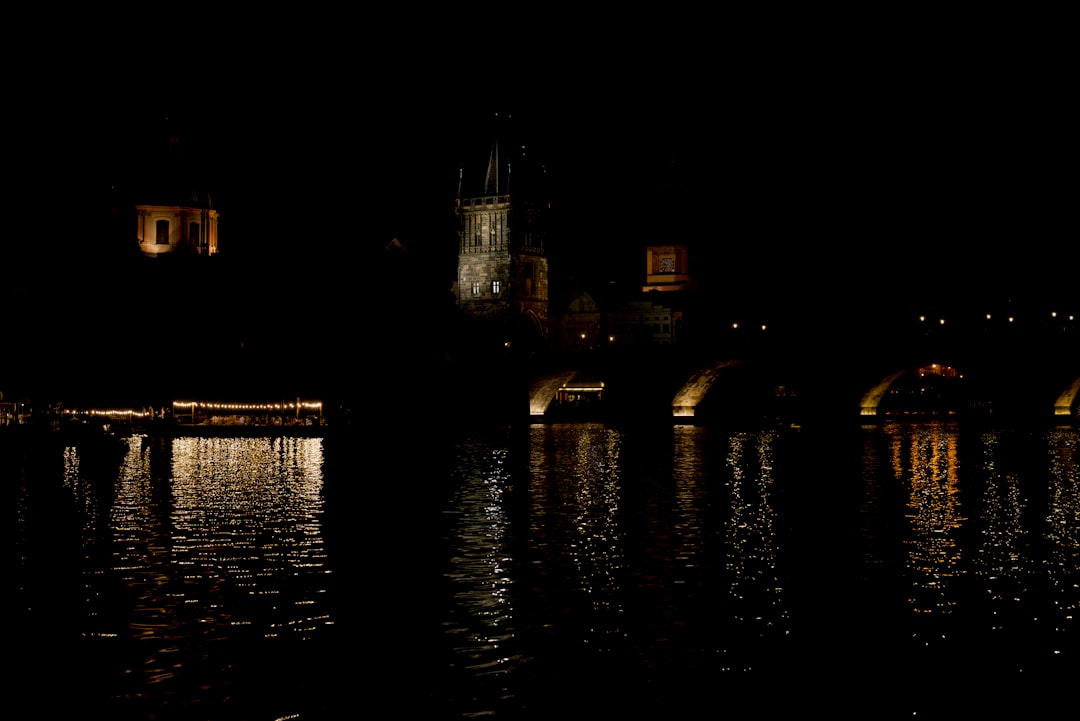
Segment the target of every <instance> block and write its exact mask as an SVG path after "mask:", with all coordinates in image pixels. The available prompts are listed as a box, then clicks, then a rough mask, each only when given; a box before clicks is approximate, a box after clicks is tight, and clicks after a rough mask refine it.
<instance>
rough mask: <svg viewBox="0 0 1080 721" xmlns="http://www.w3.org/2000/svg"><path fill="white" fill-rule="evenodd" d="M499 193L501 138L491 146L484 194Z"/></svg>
mask: <svg viewBox="0 0 1080 721" xmlns="http://www.w3.org/2000/svg"><path fill="white" fill-rule="evenodd" d="M498 194H499V139H498V138H496V139H495V143H494V144H493V145H492V146H491V157H490V158H488V169H487V178H486V179H485V180H484V195H498Z"/></svg>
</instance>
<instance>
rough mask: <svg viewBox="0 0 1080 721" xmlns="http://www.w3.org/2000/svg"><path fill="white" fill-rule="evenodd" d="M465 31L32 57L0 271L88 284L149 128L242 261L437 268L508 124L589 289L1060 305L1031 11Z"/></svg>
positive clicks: (377, 29)
mask: <svg viewBox="0 0 1080 721" xmlns="http://www.w3.org/2000/svg"><path fill="white" fill-rule="evenodd" d="M474 19H475V18H474ZM462 20H463V18H460V17H459V18H457V22H452V23H451V21H449V20H447V24H445V25H442V24H441V22H442V19H440V20H439V21H435V20H432V23H434V24H433V25H432V27H433V28H439V29H440V30H442V32H441V33H440V32H439V31H432V30H429V31H427V33H426V34H425V33H420V32H415V30H416V28H413V27H412V26H411V25H408V24H402V25H399V24H394V22H393V21H391V20H389V19H387V20H384V21H382V22H380V23H367V24H356V23H355V22H353V23H352V24H350V23H349V22H348V21H347V19H346V18H345V17H343V16H342V17H334V16H326V17H319V18H309V19H301V20H289V21H286V19H285V18H280V19H274V18H270V19H268V18H260V19H258V21H257V22H254V23H252V24H251V25H250V26H249V25H246V24H245V23H243V22H241V23H236V24H232V23H230V24H227V25H224V26H222V25H214V26H212V27H208V28H205V29H204V30H203V31H202V32H193V31H185V30H181V31H180V32H178V33H175V37H174V34H173V33H172V32H170V33H168V34H165V35H162V36H156V37H155V40H154V47H155V48H156V51H148V50H147V48H146V47H144V46H143V43H142V41H139V42H136V41H137V39H138V35H137V34H136V35H125V34H124V33H123V32H120V33H117V34H116V37H113V36H112V35H110V36H108V37H105V36H95V41H94V42H89V41H88V40H89V37H90V36H89V35H85V36H83V35H80V36H79V40H78V42H68V41H65V40H55V39H54V41H53V42H54V44H53V45H51V46H40V47H39V48H38V50H37V52H36V53H33V54H30V55H27V56H25V57H24V63H25V68H24V72H22V73H15V74H14V75H15V76H16V78H15V80H14V81H13V82H14V85H13V87H12V89H11V95H10V97H11V98H12V99H13V101H14V102H12V103H10V105H9V121H10V122H9V123H8V139H9V143H8V154H9V156H10V159H11V160H12V162H11V163H10V164H9V178H10V180H11V184H10V187H11V188H12V189H13V190H12V193H13V194H12V195H11V196H9V200H10V201H11V206H9V207H13V208H18V209H19V210H20V211H22V212H21V215H20V221H21V222H19V221H17V222H16V227H17V228H18V230H17V232H15V233H12V234H9V235H8V237H7V238H6V239H5V240H4V241H3V250H2V255H0V267H2V268H3V273H2V275H4V276H5V277H7V278H8V279H10V284H9V288H14V289H15V290H14V291H13V292H14V293H15V294H16V295H18V296H21V297H30V298H42V297H44V298H59V299H60V300H62V301H64V302H68V303H71V302H74V303H79V302H80V299H82V298H83V297H84V295H83V294H84V293H85V292H86V291H87V288H88V287H89V285H90V284H89V283H87V282H86V278H87V277H88V276H89V275H91V274H93V273H94V272H96V271H98V270H101V271H103V272H104V271H105V270H106V268H96V267H95V263H96V262H97V258H96V255H95V254H93V253H92V252H91V253H82V252H78V250H79V249H87V248H93V247H94V244H95V243H97V242H98V235H99V233H98V229H99V228H100V227H102V226H103V225H104V223H103V222H102V220H103V218H104V217H105V215H104V214H106V213H107V208H108V206H109V199H110V196H109V188H110V187H111V185H113V184H114V183H117V182H120V183H123V182H125V180H127V179H130V178H131V177H132V175H131V171H132V170H133V169H136V168H138V167H139V162H141V158H142V157H143V156H142V153H144V152H145V151H146V149H147V147H148V146H149V145H152V144H153V143H154V142H156V140H155V137H156V136H155V134H156V133H157V132H158V131H159V129H160V127H161V123H162V121H163V119H164V118H165V117H168V118H170V122H173V123H176V124H178V126H179V127H180V128H181V133H182V137H183V139H184V140H183V142H184V143H185V146H186V147H189V148H192V149H193V150H196V151H198V152H200V153H203V154H204V155H205V157H206V159H207V162H206V166H205V167H206V168H207V170H208V171H209V175H208V181H209V185H210V186H211V187H212V189H213V193H214V196H215V198H216V200H215V203H216V205H217V206H218V207H219V209H220V211H221V226H220V228H221V248H222V255H223V256H225V255H226V254H228V257H229V258H230V260H229V262H230V263H232V264H235V265H236V266H239V267H241V268H242V269H243V272H244V273H245V274H248V275H249V277H289V276H290V274H292V275H294V276H296V277H298V278H300V280H298V281H297V283H298V285H299V286H300V287H301V292H302V294H303V295H304V296H305V297H316V296H317V295H318V293H317V289H318V288H319V286H320V284H321V283H324V282H326V281H327V280H329V281H330V282H332V283H335V284H336V285H338V286H343V285H348V286H349V287H355V278H356V277H357V276H356V271H357V270H358V269H360V268H362V267H363V265H364V263H365V262H367V260H368V259H369V258H370V257H371V255H372V254H373V253H376V252H377V250H378V249H379V248H381V247H382V246H383V245H385V244H386V243H387V242H388V241H389V240H390V239H391V238H395V237H396V238H398V239H399V240H400V241H401V242H402V243H404V244H405V245H406V247H409V248H411V249H412V250H413V251H414V252H415V253H416V254H417V255H418V256H422V257H425V258H429V259H432V261H433V262H439V263H441V262H443V261H444V260H445V259H447V258H452V253H453V248H454V244H455V239H454V237H453V235H452V234H450V233H452V225H450V224H451V223H452V222H453V219H452V200H453V196H454V193H455V190H456V183H457V173H458V168H459V166H460V165H461V164H462V163H474V162H478V161H482V160H483V159H484V157H485V156H486V153H487V151H488V149H489V146H490V142H491V138H492V135H493V134H494V127H495V123H494V118H495V114H496V113H500V114H502V115H503V116H506V115H510V116H511V118H512V121H513V123H514V128H515V129H516V130H517V132H518V133H519V137H522V138H525V139H527V142H528V144H529V146H530V151H531V152H533V153H534V155H533V157H538V158H540V159H542V160H543V162H544V163H545V167H547V169H548V171H549V174H550V178H551V180H552V183H553V187H554V188H555V189H556V191H555V192H556V193H557V195H556V197H557V201H558V202H557V205H556V207H557V209H558V211H559V217H560V223H561V225H560V230H561V233H560V236H559V237H558V238H557V240H556V242H555V245H556V247H557V249H558V250H559V252H560V254H561V256H560V257H561V260H560V263H561V264H562V265H561V266H560V267H561V269H562V270H564V271H566V272H575V273H577V272H580V273H582V274H583V275H587V276H589V278H590V279H591V280H592V281H594V282H605V281H607V280H610V279H613V278H614V277H615V276H618V277H619V278H620V279H622V278H625V277H626V276H627V275H628V274H629V276H630V281H631V282H632V283H633V282H637V281H638V280H639V279H638V278H636V277H634V276H635V274H637V273H638V272H639V271H640V268H639V265H640V263H641V260H640V258H641V255H640V250H639V248H640V247H641V246H642V245H643V244H644V243H645V242H665V243H666V242H682V241H686V242H688V243H689V244H690V245H691V247H692V248H693V250H694V253H695V263H696V266H695V267H694V270H695V272H697V273H698V274H699V275H701V276H702V277H703V278H707V279H708V280H709V282H710V283H711V284H712V286H711V287H712V288H713V290H714V291H715V292H716V294H717V297H718V299H719V300H720V301H725V300H728V299H731V298H732V297H738V298H741V299H744V300H745V299H747V298H762V299H772V301H776V300H777V299H780V300H781V301H782V302H780V303H778V304H779V305H784V304H787V305H789V306H790V305H795V304H797V305H805V304H806V303H807V302H808V301H811V300H823V301H827V302H829V303H834V304H839V305H843V304H851V303H854V304H857V305H864V304H865V302H866V295H867V294H866V289H867V288H868V287H869V288H872V289H876V290H875V291H874V292H873V293H872V294H871V295H872V296H874V297H877V298H888V299H889V301H890V302H895V303H901V302H905V299H910V298H916V299H926V300H927V301H928V303H927V304H928V305H933V304H934V303H938V302H942V303H944V302H953V301H956V300H957V299H961V300H965V301H970V302H972V303H974V302H975V300H976V299H978V298H981V297H982V296H995V297H999V296H1001V295H1003V294H1005V295H1009V296H1018V297H1020V296H1030V297H1039V298H1041V297H1043V296H1052V297H1053V298H1055V299H1057V300H1059V301H1067V302H1072V303H1073V304H1074V305H1075V303H1076V298H1075V296H1076V295H1077V294H1076V292H1075V290H1074V289H1075V287H1076V286H1077V282H1076V267H1077V261H1078V251H1077V247H1080V243H1077V233H1076V221H1075V212H1074V209H1073V206H1074V203H1075V199H1074V196H1075V181H1074V180H1073V176H1074V175H1075V168H1076V167H1077V162H1076V161H1077V147H1076V136H1075V128H1076V127H1078V124H1077V117H1076V115H1077V113H1076V110H1075V108H1074V104H1073V103H1072V102H1071V101H1072V97H1071V96H1072V95H1073V93H1072V92H1071V91H1072V88H1073V86H1074V85H1075V77H1074V75H1073V73H1071V71H1070V69H1069V65H1068V64H1067V63H1066V62H1065V60H1066V55H1065V49H1066V47H1068V46H1066V45H1063V44H1061V43H1060V42H1058V41H1056V40H1055V38H1054V37H1052V35H1051V34H1048V33H1047V28H1046V26H1044V25H1033V26H1030V27H1020V26H1018V25H1017V24H1016V23H1014V22H1013V19H1009V18H1001V19H999V20H997V21H995V22H994V23H993V24H992V25H988V24H986V23H985V22H984V20H985V19H976V18H970V17H965V18H953V19H945V18H942V17H936V18H933V19H932V21H930V20H929V19H926V20H927V21H926V22H922V21H920V19H917V18H907V19H906V21H905V22H898V18H895V17H893V18H878V19H871V18H863V19H862V20H864V21H865V24H864V25H862V26H859V25H858V24H857V23H856V24H854V25H853V24H852V23H853V22H854V20H853V19H852V18H843V19H842V20H843V21H844V22H839V21H840V20H841V18H813V19H812V22H809V24H807V22H804V21H809V20H810V19H807V18H791V17H786V18H768V17H766V18H758V19H756V20H755V22H748V21H746V20H745V19H742V18H731V17H725V18H719V19H713V20H710V21H708V22H706V21H705V20H704V19H703V18H697V17H693V16H679V15H677V14H674V13H673V14H672V15H671V16H670V17H666V18H660V19H657V18H654V17H641V18H628V19H625V21H626V23H629V24H624V25H622V26H620V27H621V28H622V29H621V30H619V31H618V32H616V30H615V29H614V26H613V25H611V24H609V23H606V22H605V20H606V18H603V17H595V18H584V17H575V18H572V19H571V18H558V17H556V18H552V17H547V18H546V19H544V20H543V21H539V20H537V21H530V22H529V23H525V24H516V23H511V22H510V21H509V20H507V21H506V26H505V27H495V28H492V27H488V28H481V27H478V26H477V25H475V24H470V23H469V22H461V21H462ZM519 25H520V27H519ZM520 28H524V29H525V30H526V31H527V32H526V34H525V35H524V36H520V37H506V36H504V35H503V34H501V33H503V32H504V31H506V30H508V29H520ZM857 28H859V29H858V30H856V29H857ZM465 30H468V31H469V33H470V34H469V35H462V34H461V33H462V32H465ZM118 38H123V39H126V40H123V41H118ZM146 42H147V43H149V42H150V41H146ZM467 168H468V166H466V169H467ZM102 262H103V263H106V264H107V262H108V261H102ZM65 263H66V264H67V266H65ZM447 270H448V272H449V273H450V274H452V268H448V269H447ZM71 273H74V277H76V278H80V279H81V280H80V281H78V282H77V283H75V284H74V287H75V288H77V289H76V290H72V286H70V285H68V284H66V283H65V284H63V285H61V282H60V281H61V280H63V281H66V280H68V279H70V278H71V277H72V274H71ZM1053 278H1056V280H1051V279H1053ZM150 285H151V284H149V283H148V284H147V286H146V287H141V288H138V290H137V291H133V290H132V289H130V288H129V289H127V290H124V291H121V292H117V293H110V294H109V296H108V298H107V299H106V300H105V301H104V302H101V307H102V308H103V310H104V313H103V317H106V318H107V317H109V314H110V313H115V311H116V309H117V308H124V307H125V306H127V307H133V306H136V305H138V304H140V303H142V302H144V301H143V300H142V299H145V298H146V294H147V293H157V294H158V295H157V296H155V297H157V298H160V297H162V296H167V295H168V289H160V288H152V287H150ZM309 288H310V292H307V289H309ZM219 291H220V288H217V289H215V292H219ZM154 302H155V303H160V302H161V301H160V300H155V301H154ZM40 307H41V306H40V305H39V303H38V301H36V300H35V301H33V302H30V303H26V304H21V305H19V306H17V308H16V309H15V311H14V315H15V323H14V326H11V325H9V327H14V329H15V330H16V331H17V332H18V331H25V330H26V329H27V328H32V329H33V330H34V332H35V333H42V334H49V333H50V332H51V329H52V328H53V327H55V326H56V325H57V324H59V323H62V322H63V317H62V314H61V315H60V316H57V315H56V314H52V315H49V314H45V315H41V313H42V312H41V311H40V310H39V309H40ZM8 313H12V311H11V309H10V307H9V311H8Z"/></svg>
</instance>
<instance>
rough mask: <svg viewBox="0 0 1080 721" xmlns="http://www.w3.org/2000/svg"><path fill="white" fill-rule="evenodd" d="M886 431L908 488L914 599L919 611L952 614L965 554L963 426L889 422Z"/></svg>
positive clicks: (896, 467) (894, 463)
mask: <svg viewBox="0 0 1080 721" xmlns="http://www.w3.org/2000/svg"><path fill="white" fill-rule="evenodd" d="M885 430H886V432H887V433H888V434H889V435H890V437H891V445H892V466H893V473H894V474H895V476H896V478H897V479H899V480H900V481H902V482H903V483H904V484H905V485H906V487H907V490H908V499H907V504H906V505H907V513H906V517H907V520H908V524H909V530H910V536H909V537H908V538H907V539H906V540H905V544H906V546H907V557H908V568H909V570H910V572H911V574H912V578H911V589H910V591H911V596H910V597H909V598H908V603H909V604H910V606H911V608H912V610H913V611H914V612H915V613H917V614H928V615H932V616H940V615H948V614H950V613H952V611H953V607H954V606H955V603H956V599H955V597H954V595H953V594H954V590H953V585H954V581H955V577H956V575H957V572H958V564H959V562H960V558H961V549H960V547H959V544H958V542H957V532H958V530H959V529H960V527H961V526H962V525H963V523H964V521H965V520H966V519H965V518H964V517H963V516H962V515H961V512H960V510H961V503H960V488H959V484H958V478H959V475H958V467H959V461H958V456H957V435H958V429H957V428H956V426H955V425H953V424H948V423H927V424H889V425H888V426H887V427H886V429H885Z"/></svg>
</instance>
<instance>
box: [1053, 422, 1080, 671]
mask: <svg viewBox="0 0 1080 721" xmlns="http://www.w3.org/2000/svg"><path fill="white" fill-rule="evenodd" d="M1048 446H1049V455H1050V468H1049V471H1050V498H1049V502H1048V504H1047V516H1046V529H1047V530H1046V539H1047V541H1048V543H1049V544H1050V549H1049V562H1048V564H1047V570H1048V575H1049V584H1050V595H1051V597H1052V602H1051V603H1052V608H1053V619H1052V622H1053V630H1052V633H1053V634H1054V636H1055V643H1056V644H1058V645H1059V648H1058V652H1059V653H1065V652H1066V645H1067V644H1069V643H1070V639H1072V638H1075V636H1076V634H1077V633H1078V631H1080V628H1078V627H1080V430H1078V429H1077V428H1076V427H1070V426H1060V427H1058V428H1055V429H1053V430H1052V431H1051V432H1050V435H1049V442H1048ZM1068 652H1071V653H1074V654H1076V653H1080V649H1077V648H1076V642H1075V641H1072V645H1071V646H1069V647H1068Z"/></svg>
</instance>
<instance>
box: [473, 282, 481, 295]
mask: <svg viewBox="0 0 1080 721" xmlns="http://www.w3.org/2000/svg"><path fill="white" fill-rule="evenodd" d="M472 294H473V295H480V282H479V281H476V282H474V283H473V284H472Z"/></svg>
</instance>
